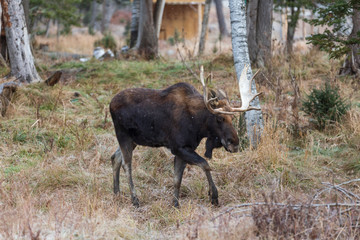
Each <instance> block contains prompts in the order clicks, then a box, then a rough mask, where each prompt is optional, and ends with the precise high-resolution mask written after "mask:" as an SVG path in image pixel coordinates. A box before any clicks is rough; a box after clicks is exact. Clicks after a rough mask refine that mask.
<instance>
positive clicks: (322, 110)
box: [302, 83, 350, 129]
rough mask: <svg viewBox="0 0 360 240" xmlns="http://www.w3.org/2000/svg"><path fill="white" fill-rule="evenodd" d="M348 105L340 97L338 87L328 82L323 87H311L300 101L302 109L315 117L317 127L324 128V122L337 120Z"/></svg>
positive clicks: (346, 109)
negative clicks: (310, 90)
mask: <svg viewBox="0 0 360 240" xmlns="http://www.w3.org/2000/svg"><path fill="white" fill-rule="evenodd" d="M349 107H350V104H348V103H347V102H346V101H345V100H344V99H342V98H341V97H340V95H339V92H338V89H337V88H333V87H331V86H330V84H328V83H326V84H325V88H322V89H313V90H312V92H311V93H310V94H309V95H307V96H306V99H305V100H304V101H303V102H302V110H303V111H304V112H305V113H307V114H309V115H310V116H311V117H313V118H315V121H316V125H317V127H318V128H319V129H324V128H325V126H326V124H329V123H330V124H331V123H334V122H338V121H339V120H340V119H341V117H342V116H343V115H344V114H345V113H346V112H347V111H348V109H349Z"/></svg>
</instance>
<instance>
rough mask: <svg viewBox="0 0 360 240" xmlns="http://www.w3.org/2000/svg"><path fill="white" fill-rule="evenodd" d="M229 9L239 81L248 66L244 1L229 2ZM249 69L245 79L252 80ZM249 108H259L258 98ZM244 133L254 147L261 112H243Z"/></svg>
mask: <svg viewBox="0 0 360 240" xmlns="http://www.w3.org/2000/svg"><path fill="white" fill-rule="evenodd" d="M229 7H230V22H231V39H232V49H233V55H234V65H235V70H236V76H237V78H238V79H239V78H240V75H241V72H242V70H243V68H244V66H245V65H249V66H250V58H249V51H248V45H247V37H246V9H245V1H243V0H229ZM252 75H253V74H252V70H251V67H249V68H248V72H247V77H248V79H251V78H252ZM251 91H252V92H253V93H256V85H255V82H254V81H253V82H252V86H251ZM251 106H254V107H256V108H260V102H259V98H258V97H257V98H255V99H254V101H252V104H251ZM245 121H246V131H247V135H248V138H249V140H250V144H251V145H252V146H253V147H256V146H257V144H258V142H259V140H260V136H261V132H262V129H263V126H264V124H263V117H262V111H255V110H251V111H247V112H245Z"/></svg>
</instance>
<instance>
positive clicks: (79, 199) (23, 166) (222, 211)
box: [0, 50, 360, 239]
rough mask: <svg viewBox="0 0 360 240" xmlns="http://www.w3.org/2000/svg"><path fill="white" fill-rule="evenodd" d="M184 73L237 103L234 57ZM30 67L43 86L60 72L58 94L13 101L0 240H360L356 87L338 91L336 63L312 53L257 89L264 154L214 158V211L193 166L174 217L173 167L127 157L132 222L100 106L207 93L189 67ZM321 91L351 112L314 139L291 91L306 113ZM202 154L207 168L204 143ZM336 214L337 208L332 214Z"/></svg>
mask: <svg viewBox="0 0 360 240" xmlns="http://www.w3.org/2000/svg"><path fill="white" fill-rule="evenodd" d="M185 58H186V57H185ZM185 61H186V63H187V66H188V67H190V68H191V69H193V71H194V72H195V73H196V74H199V67H200V65H204V68H205V72H206V73H210V72H212V73H213V82H212V83H211V85H210V86H211V87H214V88H215V87H221V88H223V89H224V90H225V91H226V92H227V93H228V96H229V98H230V99H231V100H237V99H238V90H237V84H236V80H235V72H234V67H233V58H232V56H231V55H230V54H213V55H210V56H207V57H205V58H201V59H194V58H192V59H190V58H186V59H185ZM38 65H39V67H40V68H39V71H40V74H41V75H42V77H43V79H46V77H48V76H49V75H51V73H53V72H54V71H56V70H62V71H63V76H62V78H61V81H60V82H59V83H58V84H57V85H55V86H54V87H48V86H46V85H45V84H44V83H38V84H31V85H28V86H24V87H22V88H19V89H18V91H17V92H16V94H15V95H14V96H13V98H12V100H11V104H10V106H9V109H8V111H7V113H6V116H5V117H2V118H1V121H0V169H1V170H0V239H29V238H31V239H264V238H266V239H271V238H276V239H278V238H283V239H316V238H318V239H335V238H337V237H338V238H339V239H358V238H359V236H360V233H359V230H360V229H359V225H360V221H359V218H360V208H359V206H357V207H351V204H353V205H354V204H355V205H356V203H359V201H360V199H359V197H358V196H360V183H359V181H358V180H359V178H360V124H359V122H360V91H359V89H360V80H359V79H354V78H351V77H339V76H338V75H337V72H338V69H339V68H340V66H341V62H339V61H334V60H329V58H328V56H327V55H325V54H323V53H321V52H318V51H317V50H310V51H308V52H307V53H305V54H295V55H294V56H293V58H291V59H285V58H284V57H283V56H274V57H273V60H272V68H271V69H269V70H266V69H262V73H263V74H260V75H259V76H258V77H257V78H256V83H257V87H258V91H263V92H264V94H263V95H262V96H261V98H260V100H261V106H262V109H263V115H264V120H265V129H264V133H263V134H262V139H261V143H260V145H259V146H258V148H257V149H249V148H245V149H244V150H243V151H241V152H238V153H233V154H231V153H228V152H226V151H225V150H224V149H217V150H215V151H214V155H213V159H212V160H209V164H210V166H211V168H212V170H213V171H212V174H213V177H214V181H215V183H216V185H217V187H218V190H219V201H220V206H219V207H213V206H211V204H210V202H209V197H208V194H207V193H208V190H207V182H206V178H205V176H204V174H203V172H202V171H201V170H200V169H199V168H198V167H194V166H188V167H187V168H186V170H185V173H184V178H183V184H182V186H181V199H180V204H181V207H180V209H175V208H173V207H172V205H171V203H172V192H173V156H172V155H171V154H169V152H168V151H167V150H165V149H163V148H146V147H137V148H136V149H135V151H134V157H133V177H134V182H135V187H136V190H137V193H138V197H139V200H140V207H139V208H134V207H133V206H132V204H131V198H130V193H129V189H128V184H127V181H126V179H125V175H124V172H123V171H121V176H120V182H121V185H120V191H121V194H120V195H119V196H114V194H113V192H112V170H111V161H110V156H111V155H112V154H113V153H114V152H115V150H116V149H117V146H118V145H117V140H116V138H115V133H114V128H113V125H112V122H111V117H110V115H109V110H108V105H109V102H110V100H111V98H112V97H113V96H114V95H115V94H116V93H117V92H118V91H120V90H122V89H125V88H131V87H148V88H156V89H161V88H164V87H166V86H169V85H171V84H173V83H176V82H180V81H182V82H188V83H190V84H192V85H194V86H195V87H196V88H197V89H198V90H199V91H201V85H200V83H199V82H198V81H197V80H196V78H195V77H194V76H193V75H192V73H190V72H189V71H188V68H187V67H186V66H185V65H184V64H183V62H181V61H170V60H169V61H168V60H165V59H160V60H156V61H151V62H145V61H141V60H125V59H121V60H112V61H97V60H91V61H89V62H86V63H80V62H77V61H71V62H67V61H60V60H57V62H56V63H53V62H52V60H51V59H42V60H39V62H38ZM254 70H256V69H254ZM1 74H2V76H4V75H5V74H6V70H5V69H1ZM292 79H293V81H292ZM326 82H328V83H330V84H331V85H333V86H336V87H338V89H339V92H340V94H341V96H342V97H343V98H344V99H346V100H347V101H348V102H349V103H350V104H351V109H350V110H349V111H348V113H347V114H346V116H345V117H344V118H343V119H342V121H341V122H340V123H336V124H333V125H328V126H327V127H326V128H325V130H322V131H319V130H317V129H316V128H315V127H314V125H313V123H312V121H311V119H310V118H309V116H307V115H306V114H305V113H304V112H303V111H301V101H300V102H295V101H294V96H295V95H296V94H295V92H294V86H298V87H299V89H300V91H299V93H300V99H304V98H305V96H306V94H308V93H309V92H310V91H311V89H313V88H320V87H323V86H324V85H325V83H326ZM294 84H295V85H294ZM238 119H239V116H237V117H235V118H234V125H238V122H239V121H238ZM296 129H298V130H296ZM197 152H198V153H199V154H201V155H203V154H204V152H205V150H204V142H202V143H201V145H200V146H199V148H198V150H197ZM347 181H351V182H349V183H346V184H343V185H338V184H341V183H345V182H347ZM332 203H335V204H336V205H337V206H335V207H330V206H329V205H326V204H332ZM241 204H243V205H241ZM313 204H318V205H316V206H315V205H313ZM324 204H325V205H324ZM341 204H346V206H347V207H341V206H340V205H341ZM300 205H301V206H300Z"/></svg>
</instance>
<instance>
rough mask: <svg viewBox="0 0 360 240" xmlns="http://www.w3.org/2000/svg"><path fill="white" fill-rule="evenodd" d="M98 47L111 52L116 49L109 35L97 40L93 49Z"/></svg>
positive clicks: (113, 40)
mask: <svg viewBox="0 0 360 240" xmlns="http://www.w3.org/2000/svg"><path fill="white" fill-rule="evenodd" d="M99 46H102V47H103V48H105V49H110V50H111V51H113V52H115V51H116V48H117V46H116V41H115V38H114V37H113V35H111V34H110V33H109V34H106V35H105V36H104V37H103V38H101V39H100V40H97V41H96V42H95V43H94V47H99Z"/></svg>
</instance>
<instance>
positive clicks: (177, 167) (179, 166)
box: [173, 156, 186, 207]
mask: <svg viewBox="0 0 360 240" xmlns="http://www.w3.org/2000/svg"><path fill="white" fill-rule="evenodd" d="M185 167H186V163H185V162H184V161H183V160H182V159H181V158H179V157H177V156H175V158H174V200H173V203H174V207H179V195H180V186H181V180H182V177H183V173H184V169H185Z"/></svg>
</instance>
